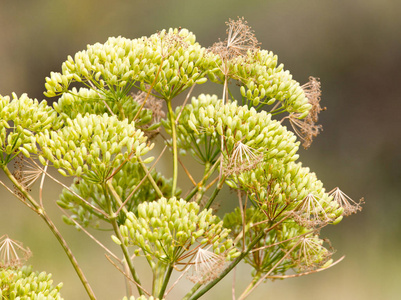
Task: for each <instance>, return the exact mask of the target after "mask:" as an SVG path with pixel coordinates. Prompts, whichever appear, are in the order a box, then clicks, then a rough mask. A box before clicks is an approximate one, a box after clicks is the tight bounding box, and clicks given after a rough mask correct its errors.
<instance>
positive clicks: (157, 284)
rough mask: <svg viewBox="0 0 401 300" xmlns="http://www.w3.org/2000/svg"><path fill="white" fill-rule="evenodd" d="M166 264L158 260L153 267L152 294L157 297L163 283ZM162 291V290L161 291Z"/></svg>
mask: <svg viewBox="0 0 401 300" xmlns="http://www.w3.org/2000/svg"><path fill="white" fill-rule="evenodd" d="M166 268H167V265H166V264H164V263H162V262H160V261H158V262H157V263H156V265H155V267H154V268H153V284H152V295H153V296H154V297H158V296H159V294H160V291H161V290H162V287H163V285H164V282H163V279H164V275H165V273H166ZM163 293H164V292H163Z"/></svg>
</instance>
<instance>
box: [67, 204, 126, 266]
mask: <svg viewBox="0 0 401 300" xmlns="http://www.w3.org/2000/svg"><path fill="white" fill-rule="evenodd" d="M59 208H60V210H61V211H62V212H63V213H64V214H66V215H68V214H67V213H66V212H65V210H64V209H62V208H61V207H59ZM69 219H70V220H71V221H73V222H74V224H75V225H76V226H78V227H79V229H80V230H82V231H83V232H84V233H86V235H88V236H89V237H90V238H91V239H92V240H93V241H94V242H95V243H96V244H98V245H99V246H100V247H101V248H103V249H104V250H105V251H106V252H107V253H109V254H110V255H111V256H113V258H114V259H116V260H120V259H119V258H118V257H117V255H115V254H114V253H113V252H111V250H110V249H108V248H107V247H106V246H105V245H103V244H102V243H101V242H100V241H99V240H98V239H96V238H95V237H94V236H93V235H91V234H90V233H89V231H87V230H86V229H85V228H84V227H83V226H82V225H81V224H79V223H78V222H77V221H76V220H74V219H72V218H69Z"/></svg>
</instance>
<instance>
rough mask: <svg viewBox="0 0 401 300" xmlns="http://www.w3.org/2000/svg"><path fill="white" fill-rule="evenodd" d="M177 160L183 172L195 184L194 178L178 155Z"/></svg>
mask: <svg viewBox="0 0 401 300" xmlns="http://www.w3.org/2000/svg"><path fill="white" fill-rule="evenodd" d="M178 161H179V162H180V165H181V167H182V168H183V169H184V172H185V174H187V176H188V178H189V180H190V181H191V183H192V184H193V185H196V182H195V179H194V178H193V177H192V175H191V173H189V171H188V169H187V168H186V167H185V165H184V164H183V162H182V160H181V159H180V158H179V157H178Z"/></svg>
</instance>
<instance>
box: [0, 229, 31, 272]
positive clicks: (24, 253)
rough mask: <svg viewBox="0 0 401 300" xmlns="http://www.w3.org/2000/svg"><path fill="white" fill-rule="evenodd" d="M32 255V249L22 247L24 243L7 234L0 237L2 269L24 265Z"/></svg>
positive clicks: (0, 266) (0, 265) (0, 263)
mask: <svg viewBox="0 0 401 300" xmlns="http://www.w3.org/2000/svg"><path fill="white" fill-rule="evenodd" d="M31 256H32V253H31V250H29V248H24V247H22V243H19V242H17V241H14V240H12V239H10V238H9V237H8V236H7V235H3V236H2V237H0V269H1V268H12V267H16V268H18V267H22V265H23V264H24V262H25V261H27V260H28V259H29V257H31Z"/></svg>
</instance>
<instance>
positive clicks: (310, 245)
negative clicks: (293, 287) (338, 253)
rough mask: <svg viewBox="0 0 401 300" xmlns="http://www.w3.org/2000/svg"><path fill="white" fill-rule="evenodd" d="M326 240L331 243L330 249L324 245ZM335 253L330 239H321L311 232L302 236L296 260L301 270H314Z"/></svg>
mask: <svg viewBox="0 0 401 300" xmlns="http://www.w3.org/2000/svg"><path fill="white" fill-rule="evenodd" d="M324 242H327V243H329V249H327V248H326V247H324V246H323V243H324ZM333 253H334V250H333V249H332V247H331V245H330V242H329V240H321V239H319V238H318V237H317V236H316V235H312V234H311V235H307V236H303V237H302V238H301V240H300V242H299V249H298V251H297V253H296V256H295V257H296V259H295V261H294V262H295V263H296V265H297V268H298V269H299V270H300V271H302V272H305V271H312V270H315V269H317V268H319V267H321V266H322V265H324V264H325V263H326V262H327V261H328V260H329V259H330V258H331V256H332V255H333Z"/></svg>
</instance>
